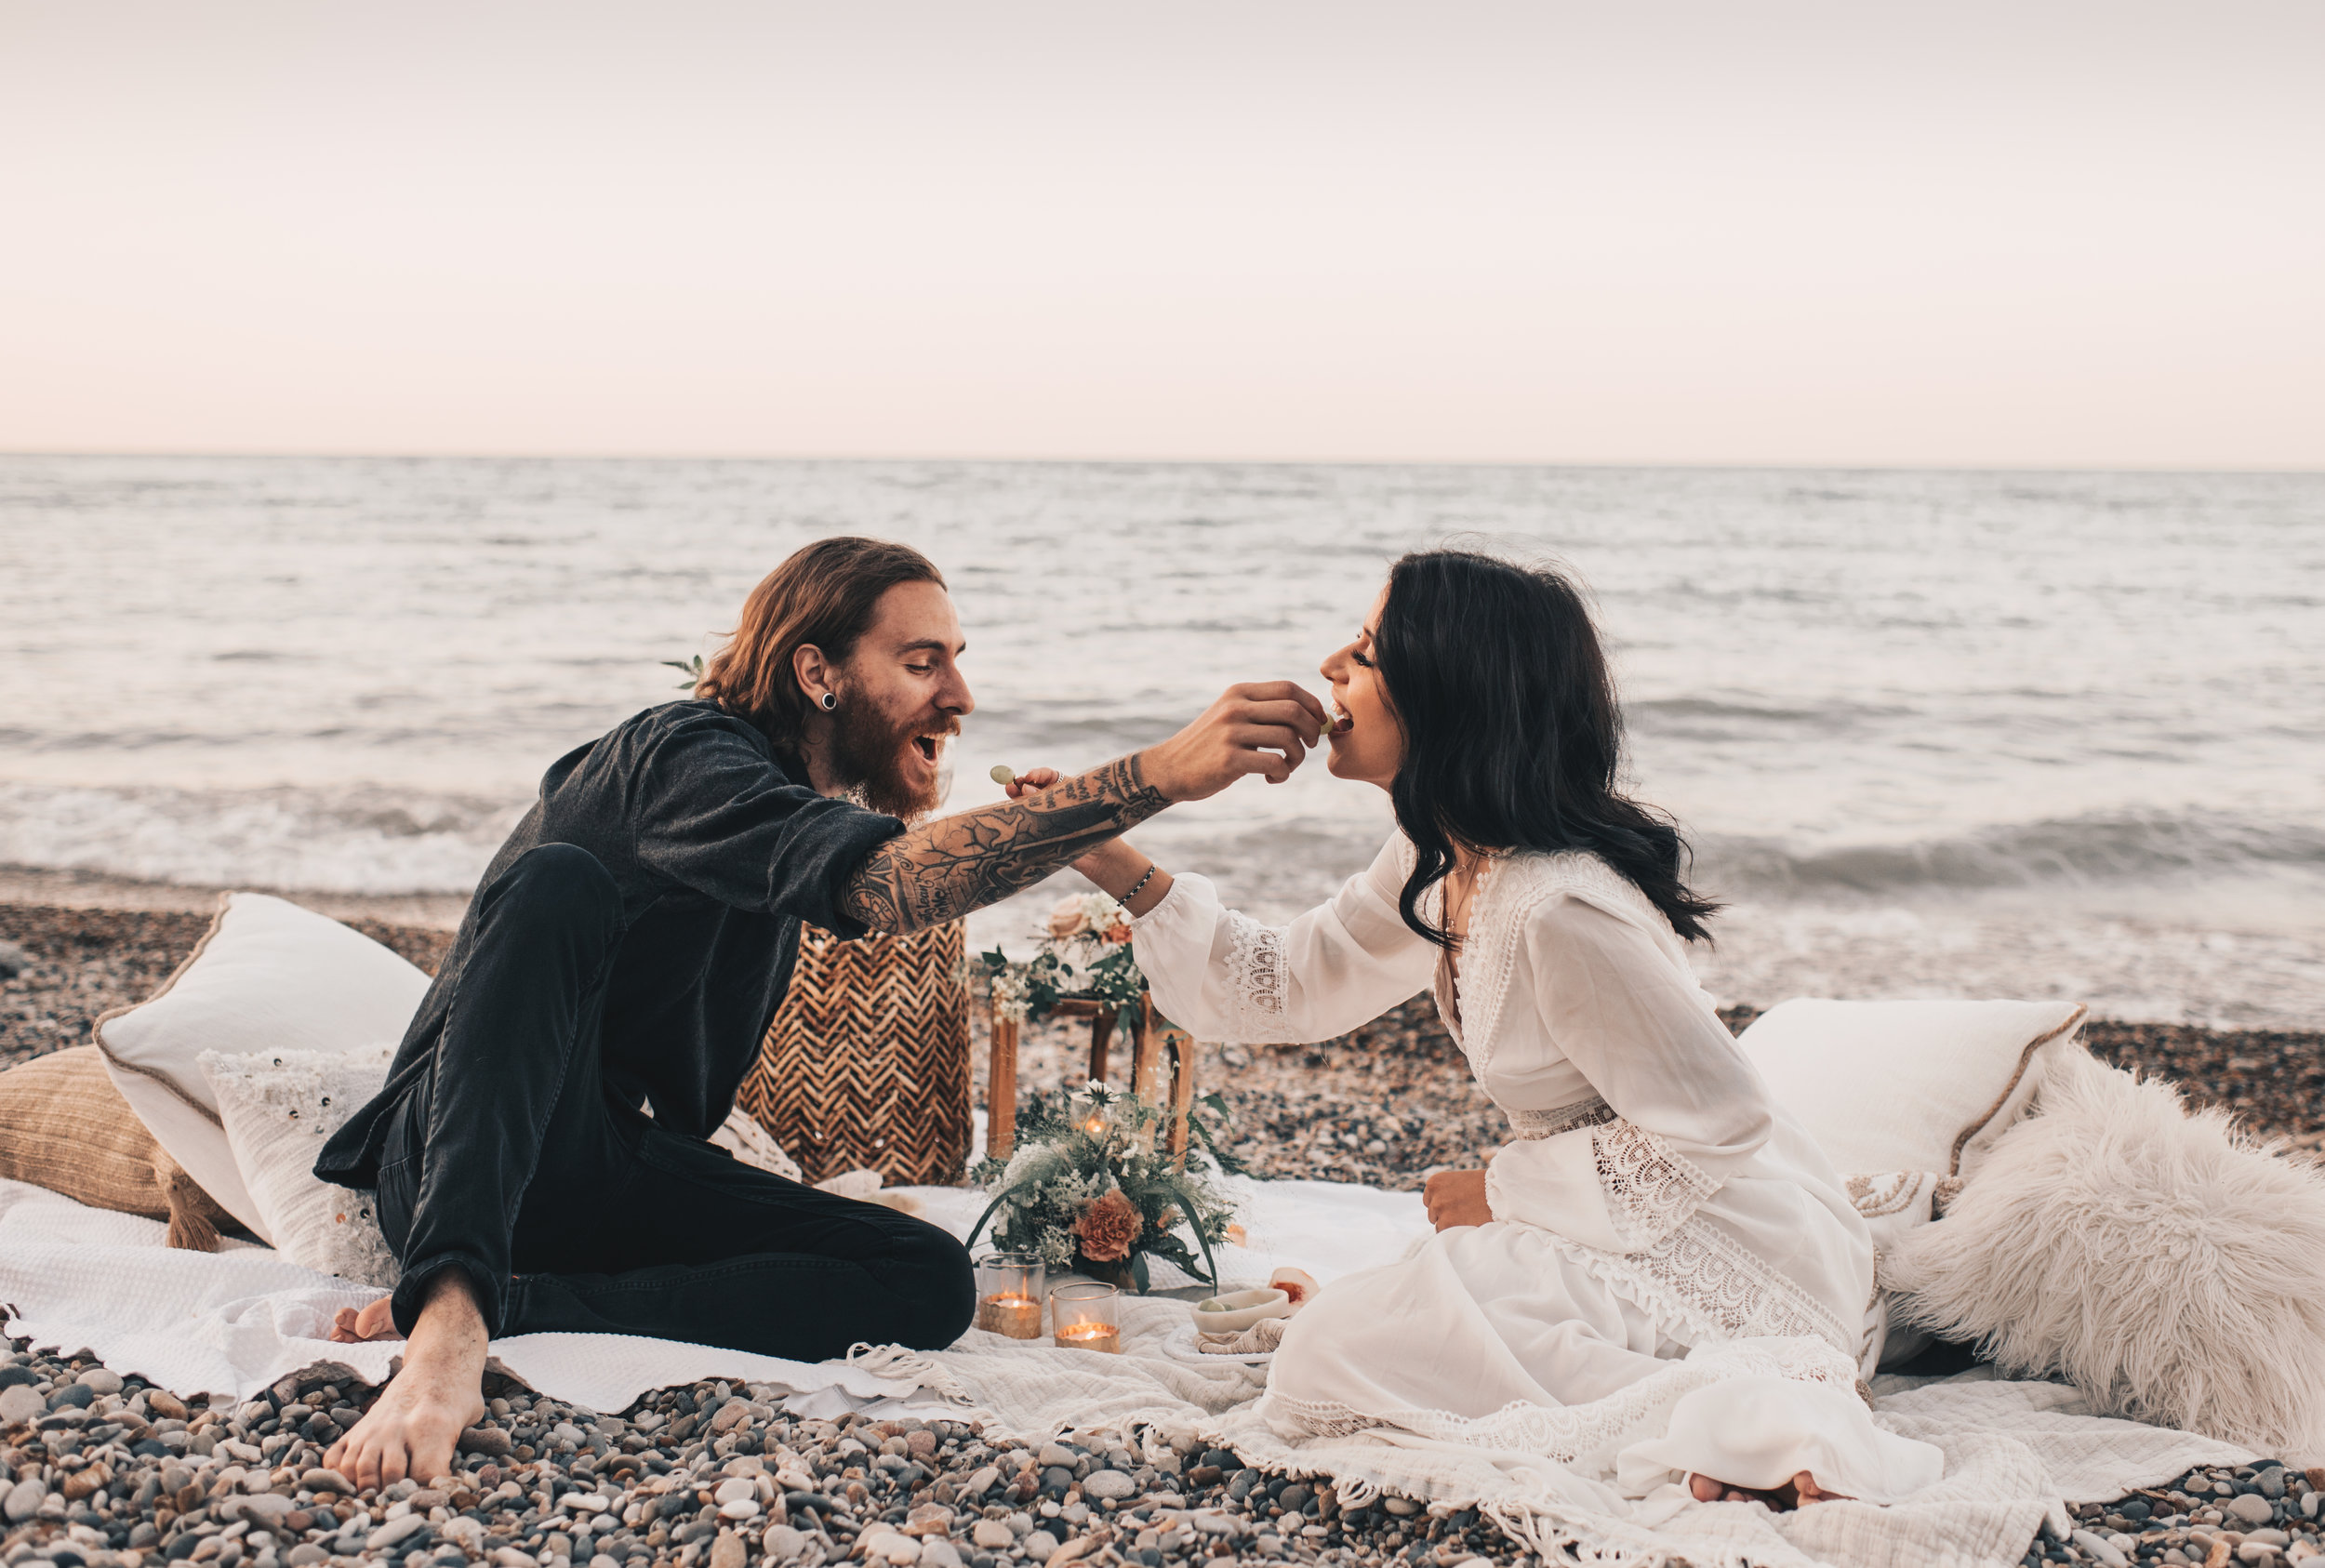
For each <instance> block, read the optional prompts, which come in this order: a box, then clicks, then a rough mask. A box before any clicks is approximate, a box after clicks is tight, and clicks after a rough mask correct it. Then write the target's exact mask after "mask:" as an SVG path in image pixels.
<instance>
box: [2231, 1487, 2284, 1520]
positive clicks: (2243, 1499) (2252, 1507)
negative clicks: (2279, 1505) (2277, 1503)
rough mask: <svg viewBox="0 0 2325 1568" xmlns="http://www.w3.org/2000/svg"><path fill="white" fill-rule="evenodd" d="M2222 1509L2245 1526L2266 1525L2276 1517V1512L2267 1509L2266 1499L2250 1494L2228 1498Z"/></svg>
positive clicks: (2272, 1509)
mask: <svg viewBox="0 0 2325 1568" xmlns="http://www.w3.org/2000/svg"><path fill="white" fill-rule="evenodd" d="M2223 1507H2224V1508H2225V1509H2226V1511H2227V1512H2229V1513H2230V1514H2233V1515H2234V1516H2235V1517H2236V1518H2238V1519H2240V1520H2242V1521H2244V1522H2245V1523H2247V1524H2266V1523H2267V1522H2269V1521H2271V1520H2273V1519H2275V1518H2276V1517H2277V1510H2276V1509H2274V1508H2270V1507H2269V1505H2268V1499H2267V1498H2265V1497H2263V1496H2259V1495H2255V1494H2253V1493H2251V1492H2247V1493H2245V1494H2243V1495H2240V1496H2236V1497H2231V1498H2229V1499H2228V1501H2227V1502H2226V1503H2225V1504H2224V1505H2223Z"/></svg>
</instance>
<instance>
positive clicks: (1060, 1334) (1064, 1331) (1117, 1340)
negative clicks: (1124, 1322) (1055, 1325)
mask: <svg viewBox="0 0 2325 1568" xmlns="http://www.w3.org/2000/svg"><path fill="white" fill-rule="evenodd" d="M1056 1337H1057V1344H1058V1348H1059V1349H1067V1350H1102V1351H1104V1352H1105V1353H1106V1354H1108V1355H1109V1356H1119V1355H1121V1354H1122V1353H1123V1335H1122V1331H1121V1330H1119V1329H1117V1328H1116V1327H1115V1326H1114V1325H1113V1324H1112V1323H1090V1322H1082V1323H1068V1324H1067V1325H1066V1326H1065V1327H1064V1328H1061V1329H1059V1330H1058V1331H1057V1335H1056Z"/></svg>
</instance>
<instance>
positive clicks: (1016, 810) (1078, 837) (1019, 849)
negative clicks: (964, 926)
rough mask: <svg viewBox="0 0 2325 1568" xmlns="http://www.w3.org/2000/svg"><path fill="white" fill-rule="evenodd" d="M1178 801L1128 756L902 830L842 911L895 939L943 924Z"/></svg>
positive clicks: (861, 874)
mask: <svg viewBox="0 0 2325 1568" xmlns="http://www.w3.org/2000/svg"><path fill="white" fill-rule="evenodd" d="M1168 804H1171V803H1170V802H1169V801H1167V800H1165V799H1164V798H1163V797H1162V791H1159V790H1157V789H1155V788H1154V787H1153V786H1152V785H1150V784H1149V783H1148V782H1147V778H1146V770H1145V769H1144V768H1142V767H1141V766H1140V765H1139V764H1138V759H1137V757H1136V755H1132V756H1128V757H1123V758H1119V759H1117V760H1116V761H1114V762H1110V763H1108V764H1106V765H1105V766H1104V767H1101V768H1098V769H1097V770H1096V771H1095V772H1091V773H1085V774H1083V775H1082V776H1081V777H1078V778H1068V779H1063V780H1061V781H1060V782H1058V783H1056V784H1055V785H1053V786H1051V787H1050V788H1049V789H1047V790H1044V791H1042V792H1041V793H1040V794H1038V795H1029V796H1027V797H1026V798H1025V799H1023V800H1018V801H1003V803H1002V804H999V805H989V806H983V807H980V808H979V809H977V810H976V811H964V812H962V813H961V814H960V815H958V816H955V817H938V818H937V819H936V820H935V821H933V822H928V823H924V824H923V825H922V826H920V827H918V828H913V829H910V830H909V831H906V832H903V833H900V834H898V835H897V837H895V838H892V839H890V840H889V841H888V842H887V843H886V844H882V845H881V846H880V847H879V848H878V849H876V850H874V851H872V854H871V857H870V858H869V859H868V860H866V861H865V862H864V868H863V870H859V871H857V873H856V876H855V878H854V879H853V880H852V881H850V882H849V884H848V885H847V890H846V891H845V892H844V894H843V895H842V896H841V900H840V903H841V908H843V909H844V910H846V911H847V913H848V914H849V915H850V916H852V917H853V918H855V919H857V920H859V921H861V922H863V923H864V924H866V925H869V926H870V927H871V928H872V929H873V930H875V931H885V932H889V933H891V934H893V935H898V936H901V935H902V934H904V933H906V932H909V931H920V930H924V929H926V928H927V927H929V926H932V925H941V924H944V923H945V922H946V921H949V920H953V919H957V918H958V917H960V916H962V915H964V914H966V913H968V912H969V910H979V909H983V908H984V907H985V906H986V905H988V904H993V903H998V902H1000V901H1001V900H1002V899H1003V898H1006V897H1009V895H1011V894H1012V893H1017V892H1022V891H1023V890H1024V889H1026V888H1029V887H1030V886H1032V885H1033V884H1035V883H1037V882H1039V881H1041V880H1042V879H1043V877H1045V876H1047V875H1049V874H1050V872H1052V871H1054V870H1057V868H1058V867H1060V866H1063V865H1065V864H1066V863H1067V862H1069V861H1070V860H1073V859H1074V858H1076V857H1079V856H1081V855H1083V854H1085V853H1087V852H1088V851H1089V850H1091V849H1094V848H1096V846H1097V845H1099V844H1104V843H1105V842H1106V841H1107V840H1109V839H1110V838H1114V837H1116V836H1118V835H1120V834H1122V833H1126V832H1128V831H1130V830H1131V829H1133V828H1135V827H1136V826H1137V825H1138V824H1139V823H1141V822H1143V821H1145V820H1146V819H1147V818H1148V817H1152V816H1153V815H1154V814H1155V813H1156V812H1158V811H1161V810H1162V808H1163V807H1164V806H1166V805H1168Z"/></svg>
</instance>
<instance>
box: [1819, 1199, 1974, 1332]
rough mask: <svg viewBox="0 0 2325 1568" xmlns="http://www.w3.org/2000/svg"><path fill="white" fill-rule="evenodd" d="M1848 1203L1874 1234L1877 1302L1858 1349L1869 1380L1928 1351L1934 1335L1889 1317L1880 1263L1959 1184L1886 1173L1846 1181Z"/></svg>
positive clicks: (1931, 1216) (1869, 1313)
mask: <svg viewBox="0 0 2325 1568" xmlns="http://www.w3.org/2000/svg"><path fill="white" fill-rule="evenodd" d="M1845 1185H1846V1186H1847V1189H1848V1192H1849V1202H1850V1203H1853V1204H1854V1205H1855V1206H1856V1211H1857V1213H1858V1214H1860V1215H1862V1216H1865V1225H1866V1229H1868V1230H1870V1231H1871V1232H1872V1233H1873V1281H1874V1288H1873V1301H1872V1305H1871V1306H1870V1307H1869V1308H1868V1309H1867V1312H1866V1315H1865V1325H1866V1326H1865V1339H1864V1342H1863V1343H1862V1344H1861V1345H1860V1346H1859V1347H1858V1353H1859V1358H1860V1361H1861V1362H1862V1363H1863V1368H1864V1372H1865V1375H1867V1377H1870V1376H1871V1375H1873V1374H1874V1372H1875V1371H1877V1370H1879V1369H1881V1368H1885V1367H1896V1366H1902V1365H1904V1364H1905V1363H1906V1362H1909V1361H1911V1360H1912V1359H1913V1358H1914V1357H1916V1356H1918V1355H1920V1353H1921V1352H1922V1351H1923V1350H1926V1349H1929V1346H1930V1340H1931V1339H1932V1337H1933V1335H1931V1334H1930V1332H1929V1330H1927V1329H1924V1328H1914V1327H1912V1326H1910V1325H1907V1324H1905V1323H1901V1322H1897V1321H1896V1320H1895V1319H1894V1318H1893V1316H1892V1315H1891V1312H1890V1309H1889V1296H1888V1293H1887V1292H1885V1291H1883V1290H1882V1289H1881V1288H1880V1269H1881V1260H1882V1259H1883V1258H1885V1257H1887V1256H1889V1255H1890V1254H1891V1253H1892V1252H1893V1251H1894V1250H1896V1248H1897V1247H1898V1246H1900V1245H1902V1244H1903V1243H1904V1242H1905V1240H1906V1238H1907V1236H1910V1235H1912V1234H1913V1232H1914V1231H1916V1230H1918V1229H1920V1228H1921V1227H1922V1226H1924V1225H1927V1224H1929V1223H1930V1222H1931V1221H1932V1220H1933V1219H1935V1218H1936V1217H1937V1215H1938V1211H1939V1210H1940V1208H1941V1207H1942V1206H1943V1204H1944V1203H1945V1201H1946V1199H1948V1198H1950V1197H1951V1196H1952V1193H1953V1191H1954V1189H1959V1188H1960V1185H1961V1184H1960V1182H1958V1181H1956V1180H1954V1179H1953V1178H1952V1177H1950V1176H1935V1175H1933V1174H1932V1173H1930V1172H1928V1171H1884V1172H1882V1173H1880V1175H1878V1176H1849V1177H1846V1178H1845Z"/></svg>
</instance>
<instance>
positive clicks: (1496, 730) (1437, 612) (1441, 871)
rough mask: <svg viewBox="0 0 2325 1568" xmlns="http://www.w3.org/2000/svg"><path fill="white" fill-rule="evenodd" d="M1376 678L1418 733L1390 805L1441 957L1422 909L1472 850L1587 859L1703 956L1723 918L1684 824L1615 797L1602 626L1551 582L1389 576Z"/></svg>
mask: <svg viewBox="0 0 2325 1568" xmlns="http://www.w3.org/2000/svg"><path fill="white" fill-rule="evenodd" d="M1373 655H1374V662H1375V664H1376V665H1377V667H1378V668H1379V671H1380V678H1381V684H1382V685H1383V687H1384V688H1385V689H1386V691H1387V694H1388V703H1389V706H1390V707H1391V708H1393V709H1394V710H1395V711H1396V715H1397V719H1398V721H1399V722H1400V723H1401V724H1402V725H1403V727H1404V764H1403V765H1402V767H1400V768H1399V769H1398V770H1397V778H1396V783H1395V785H1394V786H1393V787H1392V788H1391V789H1390V791H1389V796H1390V798H1391V799H1392V800H1393V801H1394V802H1395V804H1396V812H1397V825H1398V826H1399V827H1401V828H1402V829H1403V830H1404V833H1405V836H1406V837H1407V838H1409V839H1411V840H1412V841H1413V845H1414V847H1415V849H1416V850H1418V851H1419V857H1418V858H1417V860H1416V861H1415V865H1414V868H1413V874H1412V875H1411V876H1409V877H1407V878H1406V879H1405V884H1404V892H1403V894H1402V897H1400V898H1399V899H1398V901H1397V907H1398V910H1399V912H1400V913H1402V915H1403V916H1404V923H1405V924H1407V925H1409V926H1411V927H1412V928H1413V929H1414V930H1415V931H1416V932H1418V933H1419V934H1420V935H1422V936H1423V937H1428V939H1429V940H1430V941H1432V942H1434V943H1436V944H1437V945H1438V946H1439V947H1450V946H1452V936H1451V934H1450V933H1449V932H1448V931H1447V930H1446V929H1445V928H1443V927H1442V926H1434V925H1431V924H1428V922H1427V921H1426V920H1424V919H1423V918H1422V917H1421V912H1420V899H1421V895H1422V894H1424V893H1425V892H1427V891H1428V888H1429V887H1430V886H1431V885H1433V884H1436V883H1439V882H1442V881H1443V880H1444V877H1445V874H1446V873H1447V872H1448V871H1450V870H1452V869H1453V865H1454V852H1455V847H1456V846H1457V845H1468V846H1469V847H1470V848H1473V849H1482V850H1510V849H1536V850H1545V851H1552V852H1555V851H1558V850H1565V849H1583V850H1589V851H1591V852H1593V853H1595V854H1597V855H1598V856H1600V857H1601V858H1603V859H1604V860H1605V861H1606V862H1607V863H1608V864H1609V865H1611V866H1613V867H1614V869H1615V870H1618V871H1620V872H1622V873H1623V875H1625V876H1627V877H1628V878H1629V879H1630V880H1631V881H1632V882H1634V883H1636V884H1638V885H1639V888H1640V891H1641V892H1643V893H1644V894H1646V896H1647V897H1649V898H1651V899H1653V900H1654V904H1655V907H1656V908H1657V909H1659V910H1662V911H1663V912H1664V913H1665V914H1666V915H1667V916H1669V917H1670V921H1671V927H1672V929H1673V930H1675V931H1677V932H1678V933H1679V934H1680V935H1681V936H1682V937H1686V938H1687V939H1688V940H1689V941H1691V942H1693V941H1697V940H1708V939H1709V938H1710V933H1709V932H1708V931H1707V929H1706V928H1705V924H1704V923H1705V922H1706V921H1707V920H1708V919H1709V918H1710V917H1711V916H1712V915H1713V914H1714V913H1716V912H1718V910H1719V909H1720V906H1719V905H1717V904H1715V903H1712V902H1710V901H1709V900H1707V899H1704V898H1699V897H1696V896H1695V895H1694V893H1693V892H1691V891H1690V890H1689V889H1688V886H1687V884H1686V883H1685V881H1683V880H1682V878H1681V870H1682V869H1683V867H1684V865H1685V863H1686V861H1687V857H1688V851H1687V843H1686V841H1685V840H1684V839H1682V838H1681V836H1680V831H1679V830H1678V828H1676V827H1674V826H1673V825H1672V823H1671V821H1670V819H1669V818H1668V817H1666V816H1664V815H1663V814H1662V813H1661V812H1658V811H1656V810H1654V809H1653V808H1652V807H1649V806H1644V805H1641V804H1639V803H1638V802H1637V801H1634V800H1632V799H1630V798H1629V797H1628V796H1627V795H1625V794H1624V793H1623V792H1622V791H1620V790H1618V789H1617V788H1616V787H1615V769H1616V765H1617V764H1618V762H1619V760H1620V756H1621V751H1622V732H1623V731H1622V715H1621V712H1620V711H1619V710H1618V709H1617V708H1616V706H1615V701H1614V679H1613V677H1612V676H1611V675H1610V674H1609V672H1608V671H1607V663H1606V655H1605V653H1604V651H1603V650H1602V649H1601V647H1600V646H1599V634H1598V631H1597V629H1596V628H1594V627H1593V626H1592V625H1591V624H1590V612H1589V610H1588V608H1587V607H1586V606H1585V605H1584V604H1583V600H1582V595H1581V593H1579V592H1578V591H1576V590H1575V588H1574V584H1573V583H1571V582H1569V581H1567V580H1566V578H1563V577H1561V576H1560V575H1559V574H1558V573H1557V572H1555V571H1552V570H1550V569H1548V567H1543V566H1521V565H1512V564H1511V563H1509V562H1508V561H1499V560H1495V558H1494V557H1492V556H1490V555H1480V554H1476V553H1474V552H1471V551H1460V550H1429V551H1415V552H1414V553H1412V554H1410V555H1407V556H1405V557H1404V558H1403V559H1402V560H1401V561H1399V562H1398V563H1397V564H1396V565H1394V566H1393V567H1391V568H1390V569H1389V572H1388V601H1387V603H1386V604H1384V605H1382V607H1381V612H1380V625H1379V627H1378V628H1377V629H1376V630H1375V632H1374V635H1373Z"/></svg>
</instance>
